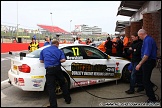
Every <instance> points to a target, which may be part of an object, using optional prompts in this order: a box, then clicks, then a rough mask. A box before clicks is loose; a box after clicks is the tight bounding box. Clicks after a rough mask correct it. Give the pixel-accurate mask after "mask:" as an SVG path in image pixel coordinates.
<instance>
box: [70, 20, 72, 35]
mask: <svg viewBox="0 0 162 108" xmlns="http://www.w3.org/2000/svg"><path fill="white" fill-rule="evenodd" d="M71 22H72V20H70V35H71Z"/></svg>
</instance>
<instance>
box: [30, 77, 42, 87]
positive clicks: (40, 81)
mask: <svg viewBox="0 0 162 108" xmlns="http://www.w3.org/2000/svg"><path fill="white" fill-rule="evenodd" d="M32 82H33V86H34V87H41V83H42V82H43V80H42V79H39V80H38V79H34V80H32Z"/></svg>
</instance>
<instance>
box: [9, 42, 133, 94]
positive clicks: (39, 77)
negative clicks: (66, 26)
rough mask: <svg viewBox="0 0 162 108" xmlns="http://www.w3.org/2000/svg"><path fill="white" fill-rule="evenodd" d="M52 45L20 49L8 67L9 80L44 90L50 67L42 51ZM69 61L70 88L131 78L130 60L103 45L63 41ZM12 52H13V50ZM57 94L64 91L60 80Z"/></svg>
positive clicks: (27, 88) (64, 67)
mask: <svg viewBox="0 0 162 108" xmlns="http://www.w3.org/2000/svg"><path fill="white" fill-rule="evenodd" d="M46 47H49V45H48V46H44V47H41V48H39V49H37V50H35V51H33V52H31V53H29V54H26V53H25V54H24V53H20V54H19V55H17V56H13V57H12V58H11V69H10V70H9V71H8V77H9V83H10V84H12V85H14V86H16V87H18V88H20V89H22V90H24V91H44V89H45V84H46V78H45V74H46V70H45V68H44V64H43V63H40V60H39V55H40V52H41V51H42V50H43V49H44V48H46ZM59 49H61V50H62V51H63V52H64V54H65V56H66V62H64V63H62V64H61V65H62V70H63V71H64V76H65V79H66V83H68V86H69V89H71V88H75V87H80V86H88V85H93V84H98V83H104V82H109V81H116V80H119V79H123V80H124V81H129V78H130V72H129V71H128V65H129V64H130V61H128V60H126V59H124V58H121V57H113V56H109V55H107V54H105V53H103V52H102V51H100V50H99V49H97V48H95V47H92V46H89V45H83V44H60V45H59ZM10 54H13V53H11V52H10ZM55 92H56V94H57V95H58V94H61V93H62V91H61V88H60V86H59V83H57V85H56V90H55Z"/></svg>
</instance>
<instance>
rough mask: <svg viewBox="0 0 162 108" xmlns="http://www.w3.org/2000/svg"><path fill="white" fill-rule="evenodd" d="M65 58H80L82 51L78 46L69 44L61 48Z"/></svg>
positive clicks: (81, 57)
mask: <svg viewBox="0 0 162 108" xmlns="http://www.w3.org/2000/svg"><path fill="white" fill-rule="evenodd" d="M61 50H62V51H63V52H64V54H65V57H66V59H67V60H81V59H83V53H82V52H81V50H80V47H78V46H69V47H65V48H62V49H61Z"/></svg>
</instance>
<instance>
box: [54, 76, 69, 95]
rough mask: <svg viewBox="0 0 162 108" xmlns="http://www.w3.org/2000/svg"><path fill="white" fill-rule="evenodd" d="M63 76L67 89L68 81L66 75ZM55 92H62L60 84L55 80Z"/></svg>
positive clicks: (58, 93) (59, 93)
mask: <svg viewBox="0 0 162 108" xmlns="http://www.w3.org/2000/svg"><path fill="white" fill-rule="evenodd" d="M64 78H65V83H66V84H67V85H68V89H69V81H68V79H67V77H64ZM55 93H56V95H61V94H62V89H61V87H60V84H59V82H58V81H56V89H55Z"/></svg>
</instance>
